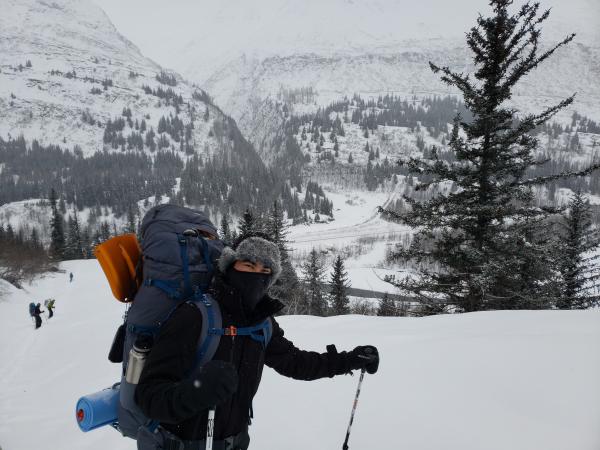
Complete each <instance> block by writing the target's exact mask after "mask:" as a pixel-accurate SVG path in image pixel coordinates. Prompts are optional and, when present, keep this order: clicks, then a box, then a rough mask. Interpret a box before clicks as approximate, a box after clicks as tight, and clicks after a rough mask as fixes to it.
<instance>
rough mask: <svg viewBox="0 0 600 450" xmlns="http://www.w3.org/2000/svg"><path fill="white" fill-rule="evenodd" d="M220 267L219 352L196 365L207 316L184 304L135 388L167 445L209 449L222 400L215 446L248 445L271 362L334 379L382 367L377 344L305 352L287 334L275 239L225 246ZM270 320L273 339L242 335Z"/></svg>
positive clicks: (300, 374)
mask: <svg viewBox="0 0 600 450" xmlns="http://www.w3.org/2000/svg"><path fill="white" fill-rule="evenodd" d="M218 269H219V272H218V274H216V275H215V280H214V282H213V285H212V288H211V290H210V294H211V295H212V297H213V298H214V300H215V301H216V302H217V303H218V304H219V306H220V309H221V314H222V327H223V328H222V330H223V332H224V334H223V335H222V336H221V338H220V340H219V344H218V347H217V349H216V353H215V354H214V358H213V359H212V360H211V361H209V362H207V363H206V364H204V365H202V366H201V367H199V368H194V365H195V361H196V347H197V344H198V341H199V337H200V336H201V333H202V331H203V330H202V322H203V316H202V313H201V312H200V309H199V308H198V307H197V306H196V305H194V304H193V303H187V302H184V303H182V304H181V305H180V306H179V307H177V308H176V309H175V310H174V312H173V313H172V315H171V317H170V318H169V320H167V321H166V322H165V324H164V325H163V326H162V328H161V329H160V331H159V333H158V336H157V338H156V341H155V343H154V345H153V347H152V349H151V350H150V353H149V354H148V357H147V360H146V363H145V365H144V368H143V370H142V372H141V376H140V379H139V383H138V385H137V388H136V390H135V401H136V403H137V404H138V406H139V407H140V408H141V410H142V412H143V413H144V414H145V415H146V416H148V417H149V418H150V419H154V420H156V421H157V422H160V426H159V427H158V429H157V431H156V433H158V432H159V431H161V430H166V431H162V433H163V438H164V442H163V444H164V445H163V446H162V447H160V448H165V449H204V448H205V445H206V441H205V438H206V436H207V425H208V423H207V416H208V413H207V411H208V410H209V408H214V407H215V406H216V413H215V420H214V439H215V441H214V448H215V449H228V450H229V449H231V450H234V449H236V450H246V449H247V448H248V446H249V442H250V436H249V434H248V425H249V424H250V422H251V419H252V417H253V412H252V399H253V398H254V395H255V394H256V391H257V390H258V386H259V384H260V380H261V376H262V371H263V367H264V365H265V364H266V365H267V366H269V367H271V368H273V369H275V371H277V372H278V373H280V374H281V375H284V376H286V377H290V378H295V379H297V380H316V379H319V378H326V377H333V376H335V375H343V374H347V373H350V372H351V371H352V370H354V369H366V370H367V371H368V372H369V373H375V372H377V369H378V366H379V355H378V352H377V349H376V348H375V347H373V346H361V347H356V348H355V349H354V350H352V351H351V352H339V353H338V351H337V350H336V348H335V346H334V345H328V346H327V352H326V353H317V352H312V351H304V350H300V349H298V348H297V347H295V346H294V344H293V343H292V342H291V341H289V340H288V339H286V338H285V337H284V332H283V330H282V329H281V327H280V326H279V324H278V323H277V321H276V320H275V318H274V317H273V316H274V315H275V314H277V313H278V312H279V311H281V309H282V308H283V306H284V305H283V304H282V303H281V302H279V301H278V300H276V299H274V298H271V297H269V296H268V295H267V294H266V292H267V290H268V289H269V287H270V286H271V285H272V284H273V283H275V281H276V280H277V278H278V277H279V275H280V273H281V258H280V253H279V249H278V247H277V245H276V244H274V243H272V242H270V241H268V240H267V239H265V238H263V237H262V236H258V235H246V236H242V237H241V238H239V239H238V241H237V242H236V244H234V246H233V248H225V249H224V250H223V252H222V254H221V257H220V259H219V262H218ZM136 301H139V299H138V300H136ZM265 323H268V324H269V330H270V332H269V335H270V339H269V338H267V336H266V333H265V334H261V335H259V336H257V335H249V334H242V333H241V331H242V329H245V330H247V329H248V327H252V328H256V330H257V334H258V330H263V328H261V326H263V324H265ZM238 327H239V329H240V333H239V334H238V333H237V330H238ZM261 337H262V338H263V339H260V338H261ZM257 338H258V339H257ZM190 372H191V374H190ZM273 407H274V408H275V407H277V405H273ZM139 444H140V441H138V445H139ZM138 448H158V447H138Z"/></svg>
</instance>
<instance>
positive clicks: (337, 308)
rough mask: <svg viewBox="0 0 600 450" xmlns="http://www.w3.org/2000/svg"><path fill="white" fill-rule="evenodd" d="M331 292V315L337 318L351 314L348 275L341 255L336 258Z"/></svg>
mask: <svg viewBox="0 0 600 450" xmlns="http://www.w3.org/2000/svg"><path fill="white" fill-rule="evenodd" d="M330 285H331V291H330V293H329V298H330V302H329V303H330V304H331V313H332V314H334V315H337V316H341V315H343V314H348V313H349V312H350V306H349V305H350V299H349V298H348V288H349V287H350V284H349V283H348V274H347V273H346V271H345V269H344V260H343V259H342V257H341V256H340V255H338V256H337V258H335V261H334V263H333V272H332V273H331V282H330Z"/></svg>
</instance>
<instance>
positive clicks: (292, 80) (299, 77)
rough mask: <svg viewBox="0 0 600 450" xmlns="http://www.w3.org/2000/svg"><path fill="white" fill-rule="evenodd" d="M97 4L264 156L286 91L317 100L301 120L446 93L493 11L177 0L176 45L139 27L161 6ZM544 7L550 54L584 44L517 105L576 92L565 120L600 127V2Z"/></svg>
mask: <svg viewBox="0 0 600 450" xmlns="http://www.w3.org/2000/svg"><path fill="white" fill-rule="evenodd" d="M95 1H96V2H97V3H99V4H101V5H103V6H104V7H105V8H106V10H107V11H108V13H109V14H110V15H111V17H112V18H113V20H114V21H115V22H116V23H117V24H118V26H119V27H120V28H121V29H122V30H123V32H125V33H126V34H127V35H128V36H130V37H131V38H132V39H134V40H135V41H136V42H139V43H140V45H141V46H142V47H143V48H144V50H145V51H146V52H147V53H148V54H151V55H153V56H154V57H156V58H158V59H159V60H160V61H162V62H163V63H166V64H169V65H170V66H172V67H175V68H176V69H177V70H179V71H180V72H181V73H183V74H184V75H185V76H186V77H188V78H189V79H192V80H195V81H197V82H198V83H199V84H200V85H201V86H203V87H204V88H205V89H207V90H208V91H209V92H211V93H212V94H213V95H214V97H215V99H216V102H217V103H218V104H219V105H221V106H222V107H223V109H224V110H225V111H226V112H227V113H229V114H231V115H232V116H233V117H234V118H235V119H236V120H237V121H238V124H239V126H240V128H241V129H242V131H243V132H244V133H245V134H246V135H247V136H249V138H250V139H251V140H252V141H253V142H254V143H255V144H256V145H257V147H260V145H262V144H264V145H268V138H269V136H270V134H272V133H268V132H267V131H266V130H265V118H268V117H269V116H270V115H273V113H271V114H269V113H268V112H267V111H268V109H269V106H270V105H272V104H273V103H274V102H275V101H276V100H278V99H282V95H281V93H282V92H285V91H289V90H299V89H301V88H312V89H313V91H314V92H315V93H316V95H315V96H314V97H313V98H311V101H310V102H309V104H308V105H307V104H296V105H294V106H295V111H296V112H298V111H304V110H306V109H315V108H316V106H317V105H326V104H328V103H330V102H332V101H334V100H337V99H340V98H341V97H343V96H345V95H348V96H351V95H352V94H353V93H360V94H362V95H364V96H367V97H368V96H377V95H379V94H385V93H390V92H392V93H395V94H398V95H407V96H408V95H412V94H444V93H448V92H449V91H448V88H447V87H446V86H444V85H443V84H442V83H441V82H440V81H439V79H438V77H437V76H436V75H434V74H432V73H431V71H430V69H429V66H428V64H427V63H428V61H430V60H431V61H435V62H436V63H438V64H439V65H449V66H450V67H452V68H454V69H456V70H459V71H463V70H464V71H469V70H471V59H470V55H469V54H468V52H467V51H466V49H465V42H464V32H466V31H468V29H469V28H470V27H472V26H473V25H474V24H475V19H476V17H477V13H478V12H481V13H483V14H487V13H488V12H489V8H488V6H487V4H486V3H487V2H482V1H481V0H462V1H460V2H447V1H444V0H424V1H422V2H417V3H415V2H413V1H408V0H369V1H360V2H359V1H352V0H327V1H316V0H315V1H306V2H295V1H292V0H264V1H261V2H252V3H248V2H244V1H241V0H240V1H231V2H226V3H222V2H208V1H198V2H193V3H192V2H185V1H179V2H177V3H169V5H168V7H169V8H170V9H171V10H172V11H173V10H176V11H178V12H181V13H183V14H176V15H173V14H171V15H162V14H161V15H160V24H161V28H162V29H165V30H169V35H173V36H175V39H167V38H166V33H164V34H162V35H156V33H154V31H153V30H154V26H140V25H139V24H138V23H136V24H135V25H132V24H133V21H132V20H131V18H132V17H133V14H134V11H135V14H136V17H142V18H143V19H142V21H143V22H144V21H146V19H148V20H150V21H151V23H152V16H153V15H154V16H157V15H158V14H157V12H158V13H159V12H160V11H163V8H165V6H164V5H163V6H161V5H158V2H153V1H150V2H143V4H144V6H142V2H139V1H138V2H136V1H132V2H128V4H129V5H128V7H126V8H125V9H123V8H122V7H121V4H120V3H118V2H116V1H115V0H95ZM117 3H118V5H119V6H118V9H117V8H116V5H117ZM516 3H517V4H520V3H523V2H522V1H518V2H516ZM542 7H552V8H553V11H552V14H551V16H550V19H549V20H548V21H547V22H546V23H545V26H544V33H543V39H544V42H545V43H547V44H548V45H551V44H552V43H554V42H556V41H557V40H559V39H561V38H562V37H564V36H566V35H567V34H568V33H569V32H577V33H578V37H577V40H576V42H575V43H574V44H572V45H570V46H569V47H568V48H565V49H561V50H560V51H559V52H558V53H557V54H556V55H555V56H554V57H553V58H551V59H550V60H548V61H547V62H545V63H544V64H543V65H542V66H541V67H540V68H539V70H537V71H535V72H534V73H533V74H532V75H531V76H530V77H529V78H528V79H526V80H524V82H523V83H522V84H521V85H519V87H518V91H517V92H516V96H515V98H514V101H515V103H516V105H517V106H518V107H519V108H520V109H522V110H525V111H530V110H539V109H540V108H542V107H543V106H546V105H549V104H552V103H555V102H556V101H557V100H559V99H561V98H564V97H566V96H568V95H571V94H572V93H573V92H577V93H578V96H577V100H576V103H575V104H574V105H573V108H572V109H571V110H569V111H567V112H565V114H564V116H563V117H567V116H569V115H570V114H571V113H572V111H573V110H577V111H579V112H580V113H583V114H585V115H587V116H590V117H591V118H593V119H596V120H597V119H598V118H600V107H599V106H598V105H600V85H599V84H598V80H599V79H600V65H599V64H598V61H599V60H600V31H599V27H598V23H600V3H599V2H597V1H595V0H575V1H573V2H568V3H567V2H562V1H558V0H546V1H543V2H542ZM182 16H183V18H182ZM145 23H147V22H145ZM152 25H154V23H152ZM267 99H268V100H267ZM273 120H275V118H274V117H273ZM272 127H273V128H276V127H277V121H276V120H275V124H274V125H272ZM265 139H266V140H265Z"/></svg>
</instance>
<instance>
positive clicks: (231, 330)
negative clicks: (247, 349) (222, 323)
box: [223, 325, 237, 336]
mask: <svg viewBox="0 0 600 450" xmlns="http://www.w3.org/2000/svg"><path fill="white" fill-rule="evenodd" d="M223 334H224V335H225V336H237V327H234V326H233V325H231V326H230V327H226V328H223Z"/></svg>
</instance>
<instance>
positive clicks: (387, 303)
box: [377, 292, 398, 317]
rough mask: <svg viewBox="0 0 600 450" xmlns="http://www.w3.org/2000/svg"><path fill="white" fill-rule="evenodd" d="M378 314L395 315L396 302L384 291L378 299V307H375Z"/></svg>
mask: <svg viewBox="0 0 600 450" xmlns="http://www.w3.org/2000/svg"><path fill="white" fill-rule="evenodd" d="M377 315H378V316H385V317H390V316H397V315H398V314H397V311H396V302H394V300H393V299H392V298H390V296H389V295H388V293H387V292H386V293H385V294H383V298H382V299H381V300H380V301H379V308H378V309H377Z"/></svg>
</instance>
